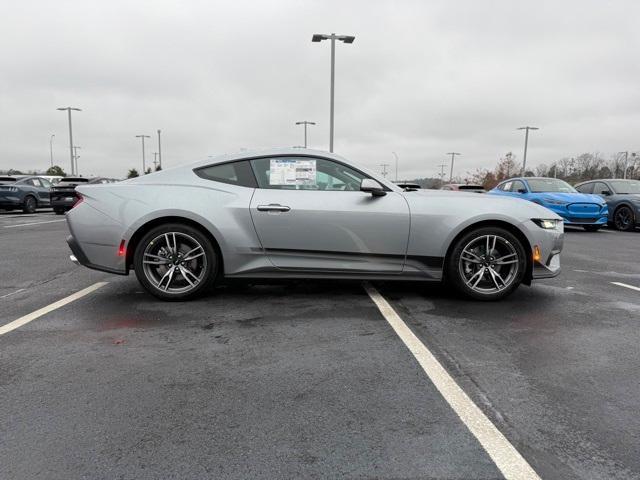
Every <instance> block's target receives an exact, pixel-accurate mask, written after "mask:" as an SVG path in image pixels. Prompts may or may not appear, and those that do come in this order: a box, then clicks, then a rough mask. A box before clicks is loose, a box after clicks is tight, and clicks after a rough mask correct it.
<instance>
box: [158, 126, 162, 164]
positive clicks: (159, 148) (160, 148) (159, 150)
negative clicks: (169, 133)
mask: <svg viewBox="0 0 640 480" xmlns="http://www.w3.org/2000/svg"><path fill="white" fill-rule="evenodd" d="M158 165H160V168H162V146H161V145H160V129H158Z"/></svg>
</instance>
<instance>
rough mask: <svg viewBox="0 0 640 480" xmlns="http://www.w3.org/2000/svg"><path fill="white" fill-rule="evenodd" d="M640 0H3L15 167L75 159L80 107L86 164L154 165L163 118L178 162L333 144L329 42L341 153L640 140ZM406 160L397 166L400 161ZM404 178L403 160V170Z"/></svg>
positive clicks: (91, 167) (485, 151)
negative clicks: (333, 39) (315, 39)
mask: <svg viewBox="0 0 640 480" xmlns="http://www.w3.org/2000/svg"><path fill="white" fill-rule="evenodd" d="M639 19H640V2H637V1H631V0H630V1H611V2H604V1H601V0H594V1H585V0H575V1H535V2H532V1H527V2H520V1H514V0H508V1H507V0H505V1H483V2H480V1H475V0H469V1H456V2H451V1H426V0H425V1H399V0H397V1H389V2H385V1H375V0H368V1H367V0H364V1H345V0H343V1H327V0H322V1H320V0H318V1H313V0H299V1H270V0H260V1H257V0H256V1H252V2H243V1H237V0H236V1H229V2H222V1H218V2H216V1H211V0H207V1H184V2H169V1H158V0H155V1H153V2H151V1H149V2H132V1H129V0H127V1H116V0H109V1H105V2H98V1H93V0H83V1H63V0H58V1H55V2H52V1H29V0H21V1H20V2H9V1H5V2H3V7H2V15H1V16H0V39H1V40H2V41H0V60H1V62H0V65H1V71H0V169H8V168H11V167H13V168H17V169H25V170H26V169H46V168H47V167H48V166H49V136H50V135H51V134H55V139H54V143H53V146H54V160H55V163H56V164H60V165H61V166H62V167H63V168H65V170H69V151H68V145H69V139H68V128H67V118H66V113H63V112H59V111H56V108H57V107H62V106H74V107H79V108H82V109H83V111H82V112H77V113H75V114H74V123H73V126H74V143H75V144H76V145H79V146H81V152H80V155H81V157H80V160H79V164H80V172H81V173H83V174H85V175H90V174H94V175H110V176H118V177H123V176H124V175H125V174H126V172H127V170H128V169H129V168H132V167H136V168H138V169H139V170H140V167H141V163H142V161H141V148H140V140H139V139H137V138H135V135H138V134H147V135H151V136H152V139H151V140H152V141H151V142H149V143H150V144H149V145H148V148H147V152H148V155H147V160H152V159H153V156H152V155H151V152H154V151H157V148H156V138H155V132H156V130H157V129H162V135H163V144H162V148H163V161H164V166H165V167H169V166H173V165H177V164H180V163H186V162H189V161H192V160H197V159H200V158H203V157H205V158H206V156H207V155H214V154H218V153H226V152H232V151H237V150H239V149H241V148H249V149H251V148H262V147H270V146H293V145H300V144H302V143H303V132H302V128H301V127H297V126H295V122H296V121H298V120H311V121H315V122H317V124H318V125H317V126H315V127H310V131H309V143H310V146H311V147H315V148H320V149H323V150H326V149H328V137H329V128H328V124H329V60H330V48H329V44H328V43H327V42H323V43H321V44H317V43H311V35H312V34H313V33H330V32H336V33H339V34H350V35H355V36H356V40H355V42H354V43H353V44H352V45H345V44H338V45H337V46H336V57H337V65H336V127H335V129H336V131H335V151H336V153H339V154H341V155H343V156H346V157H347V158H350V159H352V160H354V161H356V162H359V163H361V164H363V165H366V166H368V167H370V168H374V169H376V170H380V167H378V166H377V165H379V164H381V163H389V164H393V163H394V159H393V155H392V153H391V152H392V151H395V152H397V154H398V156H399V158H400V177H401V178H413V177H417V176H420V177H423V176H433V175H435V173H436V172H437V171H438V167H437V165H439V164H441V163H448V159H447V157H446V155H445V153H446V152H450V151H452V150H455V151H457V152H461V153H462V156H461V157H459V158H458V159H457V160H456V171H457V172H458V173H463V172H464V171H465V170H473V169H475V168H478V167H491V168H492V167H493V166H494V165H495V163H496V160H497V159H498V158H499V157H500V155H502V154H504V153H505V152H508V151H510V150H512V151H513V152H514V153H515V154H516V155H517V157H518V160H520V159H521V158H522V147H523V137H524V135H523V132H518V131H516V130H515V129H516V128H517V127H519V126H522V125H527V124H529V125H534V126H538V127H540V128H541V130H539V131H537V132H533V133H532V134H531V138H530V148H529V161H530V162H531V164H534V165H535V164H538V163H549V162H552V161H554V160H557V159H559V158H561V157H565V156H574V155H576V154H579V153H582V152H588V151H599V152H602V153H603V154H605V155H609V154H612V153H614V152H617V151H620V150H627V149H629V150H636V149H640V139H639V138H638V134H639V133H640V88H639V86H640V63H639V52H640V22H639ZM390 169H391V170H393V167H391V168H390ZM392 175H393V174H392Z"/></svg>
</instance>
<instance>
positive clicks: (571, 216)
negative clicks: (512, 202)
mask: <svg viewBox="0 0 640 480" xmlns="http://www.w3.org/2000/svg"><path fill="white" fill-rule="evenodd" d="M489 194H492V195H501V196H509V197H515V198H522V199H523V200H529V201H530V202H534V203H537V204H539V205H542V206H543V207H547V208H548V209H549V210H551V211H553V212H554V213H557V214H558V215H560V216H561V217H562V218H563V219H564V224H565V225H569V226H574V227H583V228H584V229H585V230H587V231H589V232H595V231H597V230H598V229H599V228H601V227H603V226H604V225H606V224H607V220H608V214H609V211H608V208H607V203H606V202H605V201H604V200H603V199H602V198H600V197H598V196H597V195H589V194H586V193H579V192H578V191H577V190H576V189H575V188H573V187H572V186H571V185H569V184H568V183H567V182H565V181H563V180H560V179H557V178H547V177H520V178H510V179H509V180H505V181H503V182H502V183H499V184H498V185H497V186H496V187H495V188H494V189H493V190H490V191H489Z"/></svg>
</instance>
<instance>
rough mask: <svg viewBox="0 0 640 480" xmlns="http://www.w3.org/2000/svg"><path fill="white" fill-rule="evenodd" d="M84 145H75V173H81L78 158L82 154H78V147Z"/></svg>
mask: <svg viewBox="0 0 640 480" xmlns="http://www.w3.org/2000/svg"><path fill="white" fill-rule="evenodd" d="M79 148H82V147H78V146H77V145H74V146H73V163H74V165H75V172H76V173H75V175H80V169H79V168H78V159H79V158H80V155H78V149H79Z"/></svg>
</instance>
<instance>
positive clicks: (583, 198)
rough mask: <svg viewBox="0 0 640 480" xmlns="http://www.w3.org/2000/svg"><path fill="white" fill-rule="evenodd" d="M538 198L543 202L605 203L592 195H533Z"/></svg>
mask: <svg viewBox="0 0 640 480" xmlns="http://www.w3.org/2000/svg"><path fill="white" fill-rule="evenodd" d="M532 195H534V196H535V197H536V198H539V199H540V200H542V201H545V200H555V201H556V202H563V203H597V204H598V205H600V204H602V203H603V200H602V198H600V197H599V196H598V195H593V194H591V193H561V192H538V193H533V194H532Z"/></svg>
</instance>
